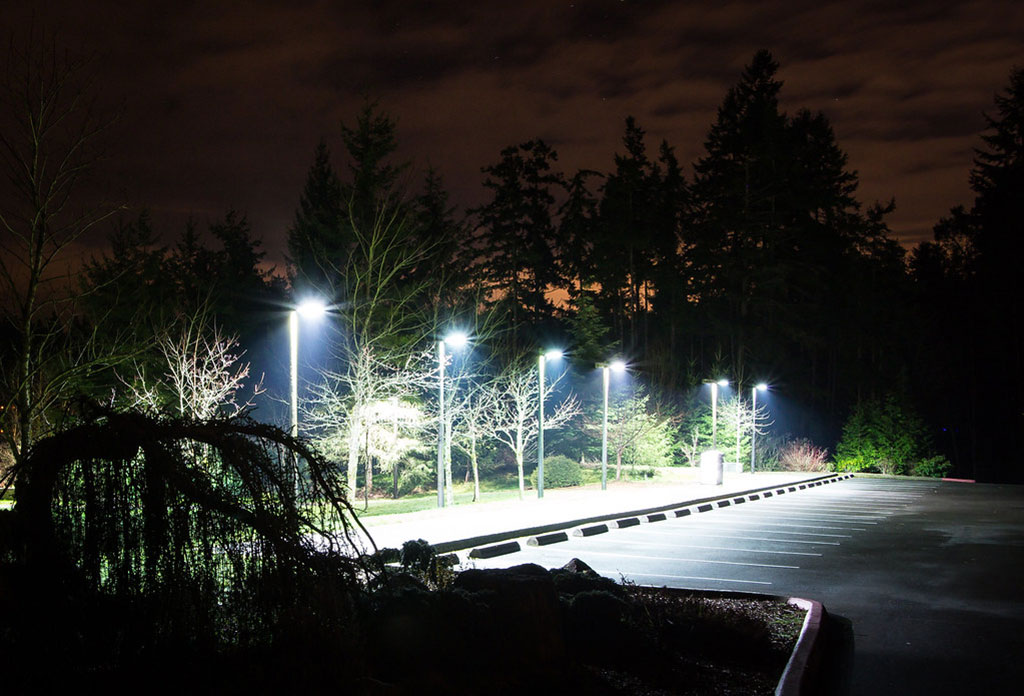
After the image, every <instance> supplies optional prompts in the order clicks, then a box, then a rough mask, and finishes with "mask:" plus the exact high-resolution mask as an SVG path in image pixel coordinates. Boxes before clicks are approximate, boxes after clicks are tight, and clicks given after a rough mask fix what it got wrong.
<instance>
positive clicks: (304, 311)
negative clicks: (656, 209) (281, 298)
mask: <svg viewBox="0 0 1024 696" xmlns="http://www.w3.org/2000/svg"><path fill="white" fill-rule="evenodd" d="M295 311H297V312H298V313H299V316H301V317H302V318H303V319H319V318H320V317H322V316H323V315H324V312H326V311H327V305H325V304H324V303H323V302H322V301H321V300H303V301H302V302H300V303H299V306H298V307H296V308H295Z"/></svg>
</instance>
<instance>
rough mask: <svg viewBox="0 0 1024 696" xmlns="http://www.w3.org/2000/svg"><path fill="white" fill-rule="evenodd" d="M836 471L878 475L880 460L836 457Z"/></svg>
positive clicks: (855, 456) (859, 457) (856, 456)
mask: <svg viewBox="0 0 1024 696" xmlns="http://www.w3.org/2000/svg"><path fill="white" fill-rule="evenodd" d="M836 471H849V472H854V473H856V472H860V471H863V472H867V473H878V472H879V468H878V460H875V459H868V458H867V457H864V456H862V455H853V456H846V457H840V456H836Z"/></svg>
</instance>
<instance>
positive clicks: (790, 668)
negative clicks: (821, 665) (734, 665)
mask: <svg viewBox="0 0 1024 696" xmlns="http://www.w3.org/2000/svg"><path fill="white" fill-rule="evenodd" d="M789 603H790V604H792V605H794V606H797V607H800V608H801V609H803V610H804V611H806V612H807V615H806V616H805V617H804V625H803V628H801V629H800V637H799V638H797V640H796V646H795V647H794V648H793V653H792V654H791V655H790V656H789V662H787V663H786V669H785V670H783V672H782V678H781V679H779V685H778V686H777V687H776V688H775V696H800V694H802V693H806V692H808V691H809V690H810V687H811V684H812V682H813V681H814V678H815V675H816V673H817V667H818V660H819V659H820V655H821V649H820V648H819V641H818V639H819V638H820V637H821V630H822V626H823V624H824V620H825V607H823V606H822V605H821V602H816V601H814V600H813V599H801V598H800V597H790V598H789Z"/></svg>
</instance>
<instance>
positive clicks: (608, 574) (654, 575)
mask: <svg viewBox="0 0 1024 696" xmlns="http://www.w3.org/2000/svg"><path fill="white" fill-rule="evenodd" d="M595 570H596V571H597V572H598V573H600V574H601V575H604V576H605V577H610V578H612V579H613V580H615V579H617V578H620V577H625V578H629V579H631V580H632V579H633V578H665V579H667V580H699V581H701V582H728V583H734V584H737V583H738V584H743V585H771V583H770V582H765V581H764V580H738V579H736V578H705V577H701V576H699V575H661V574H659V573H624V572H622V571H619V570H597V569H595Z"/></svg>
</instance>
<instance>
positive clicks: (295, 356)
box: [288, 300, 327, 437]
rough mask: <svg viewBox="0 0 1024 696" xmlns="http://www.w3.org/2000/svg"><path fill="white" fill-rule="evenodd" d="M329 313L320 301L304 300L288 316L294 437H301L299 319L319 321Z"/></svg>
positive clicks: (292, 431) (292, 429)
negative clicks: (325, 313)
mask: <svg viewBox="0 0 1024 696" xmlns="http://www.w3.org/2000/svg"><path fill="white" fill-rule="evenodd" d="M326 311H327V305H325V304H324V303H323V302H321V301H320V300H304V301H303V302H301V303H299V304H298V305H297V306H296V307H295V309H293V310H292V311H291V312H290V313H289V315H288V334H289V343H290V345H291V406H292V428H291V434H292V437H298V436H299V318H300V317H301V318H303V319H319V318H320V317H322V316H323V315H324V312H326Z"/></svg>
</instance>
